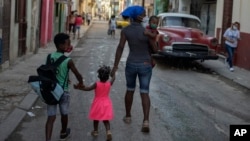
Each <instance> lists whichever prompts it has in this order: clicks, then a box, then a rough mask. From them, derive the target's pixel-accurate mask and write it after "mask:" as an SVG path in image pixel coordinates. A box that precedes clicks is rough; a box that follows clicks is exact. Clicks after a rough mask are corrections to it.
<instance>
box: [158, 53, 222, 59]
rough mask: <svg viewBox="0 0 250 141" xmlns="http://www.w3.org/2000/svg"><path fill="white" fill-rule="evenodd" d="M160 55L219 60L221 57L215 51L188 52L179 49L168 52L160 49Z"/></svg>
mask: <svg viewBox="0 0 250 141" xmlns="http://www.w3.org/2000/svg"><path fill="white" fill-rule="evenodd" d="M158 54H159V55H162V56H165V57H174V58H187V59H193V60H217V59H218V58H219V56H218V55H216V54H215V53H214V52H188V51H185V52H184V51H183V52H182V51H178V52H174V51H173V52H167V51H160V52H158Z"/></svg>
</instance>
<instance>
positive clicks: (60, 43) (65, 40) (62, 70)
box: [45, 33, 83, 141]
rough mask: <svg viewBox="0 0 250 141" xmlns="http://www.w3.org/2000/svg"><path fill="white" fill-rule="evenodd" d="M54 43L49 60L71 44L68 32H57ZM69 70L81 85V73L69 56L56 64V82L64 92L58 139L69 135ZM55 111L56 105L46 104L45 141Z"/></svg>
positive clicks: (48, 135)
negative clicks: (53, 49) (54, 48)
mask: <svg viewBox="0 0 250 141" xmlns="http://www.w3.org/2000/svg"><path fill="white" fill-rule="evenodd" d="M54 44H55V46H56V49H57V51H56V52H53V53H51V58H50V59H51V60H53V61H56V60H57V59H58V58H60V57H61V56H62V55H64V52H65V51H66V50H67V49H68V48H69V47H70V46H71V45H70V37H69V35H68V34H65V33H58V34H57V35H55V37H54ZM69 70H71V71H72V72H73V74H74V75H75V76H76V78H77V80H78V84H77V86H83V80H82V75H81V74H80V73H79V72H78V70H77V69H76V67H75V64H74V62H73V60H72V59H71V58H69V57H68V58H67V59H65V60H64V61H63V62H62V63H61V64H60V65H59V66H58V73H57V75H56V77H57V80H58V81H59V82H58V83H59V84H60V85H61V86H64V87H63V89H64V94H63V96H62V98H61V99H60V101H59V104H58V106H59V109H60V113H61V124H62V129H61V132H60V139H61V140H64V139H66V138H68V137H69V135H70V128H68V113H69V103H70V94H69V86H68V83H65V84H64V82H68V81H69V79H68V76H69V75H68V73H69ZM56 113H57V105H47V114H48V118H47V121H46V126H45V128H46V129H45V132H46V133H45V134H46V141H50V140H51V136H52V130H53V124H54V122H55V119H56Z"/></svg>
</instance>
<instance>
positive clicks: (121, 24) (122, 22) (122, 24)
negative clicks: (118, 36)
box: [116, 16, 130, 28]
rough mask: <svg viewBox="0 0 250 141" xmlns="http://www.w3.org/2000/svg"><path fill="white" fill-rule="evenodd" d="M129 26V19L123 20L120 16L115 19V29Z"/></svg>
mask: <svg viewBox="0 0 250 141" xmlns="http://www.w3.org/2000/svg"><path fill="white" fill-rule="evenodd" d="M129 24H130V22H129V19H123V18H122V17H121V16H119V17H117V18H116V27H117V28H124V27H126V26H128V25H129Z"/></svg>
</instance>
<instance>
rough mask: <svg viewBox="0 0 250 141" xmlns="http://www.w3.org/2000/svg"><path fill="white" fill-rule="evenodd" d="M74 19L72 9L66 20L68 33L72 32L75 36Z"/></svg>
mask: <svg viewBox="0 0 250 141" xmlns="http://www.w3.org/2000/svg"><path fill="white" fill-rule="evenodd" d="M75 21H76V15H75V11H72V12H71V13H70V15H69V16H68V22H69V35H70V34H71V33H73V35H74V36H75Z"/></svg>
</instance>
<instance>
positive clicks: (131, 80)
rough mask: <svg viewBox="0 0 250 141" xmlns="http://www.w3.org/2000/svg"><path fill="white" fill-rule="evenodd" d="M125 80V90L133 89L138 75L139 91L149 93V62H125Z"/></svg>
mask: <svg viewBox="0 0 250 141" xmlns="http://www.w3.org/2000/svg"><path fill="white" fill-rule="evenodd" d="M125 76H126V81H127V91H134V90H135V86H136V78H137V76H138V78H139V83H140V93H147V94H148V93H149V84H150V80H151V76H152V65H151V63H148V62H145V63H127V64H126V68H125Z"/></svg>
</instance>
